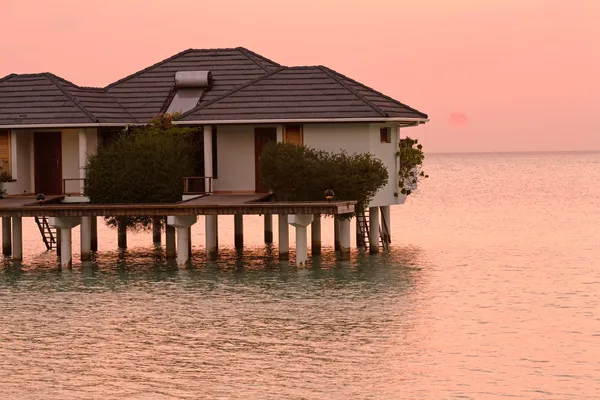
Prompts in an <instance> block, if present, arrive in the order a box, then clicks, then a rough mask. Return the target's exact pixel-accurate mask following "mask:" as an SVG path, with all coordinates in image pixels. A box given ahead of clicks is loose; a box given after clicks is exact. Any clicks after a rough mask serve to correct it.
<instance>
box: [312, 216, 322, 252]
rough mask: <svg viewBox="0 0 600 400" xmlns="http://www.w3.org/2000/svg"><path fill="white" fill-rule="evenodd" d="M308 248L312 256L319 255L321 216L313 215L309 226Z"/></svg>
mask: <svg viewBox="0 0 600 400" xmlns="http://www.w3.org/2000/svg"><path fill="white" fill-rule="evenodd" d="M310 241H311V243H310V248H311V253H312V255H313V256H316V255H319V254H321V214H315V219H314V220H313V222H312V224H311V225H310Z"/></svg>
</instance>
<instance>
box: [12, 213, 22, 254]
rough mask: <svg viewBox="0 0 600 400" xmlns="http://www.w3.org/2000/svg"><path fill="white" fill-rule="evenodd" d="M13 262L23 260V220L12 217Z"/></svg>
mask: <svg viewBox="0 0 600 400" xmlns="http://www.w3.org/2000/svg"><path fill="white" fill-rule="evenodd" d="M12 225H13V226H12V241H13V255H12V259H13V260H19V261H20V260H22V259H23V218H21V217H12Z"/></svg>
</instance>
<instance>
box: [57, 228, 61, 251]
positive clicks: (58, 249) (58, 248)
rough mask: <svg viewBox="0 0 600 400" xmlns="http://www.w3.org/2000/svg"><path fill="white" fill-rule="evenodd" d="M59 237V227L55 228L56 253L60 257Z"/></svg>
mask: <svg viewBox="0 0 600 400" xmlns="http://www.w3.org/2000/svg"><path fill="white" fill-rule="evenodd" d="M60 239H61V237H60V229H56V255H57V256H58V257H60V253H61V252H62V251H61V246H62V244H61V240H60Z"/></svg>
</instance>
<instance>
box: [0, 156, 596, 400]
mask: <svg viewBox="0 0 600 400" xmlns="http://www.w3.org/2000/svg"><path fill="white" fill-rule="evenodd" d="M426 167H427V168H426V170H427V172H428V173H429V174H430V176H431V178H429V180H428V181H426V183H425V184H423V185H422V187H421V189H420V191H419V193H418V194H417V195H415V196H414V197H413V198H410V199H409V200H408V202H407V204H406V205H404V206H397V207H394V208H393V209H392V219H393V221H392V230H393V231H392V237H393V250H392V251H391V252H390V253H389V254H381V255H378V256H374V257H369V256H365V255H362V254H359V253H355V254H353V258H352V260H351V261H349V262H338V261H336V258H335V254H334V253H333V252H332V251H331V248H330V247H329V248H328V249H326V251H325V253H324V255H323V256H322V257H321V258H320V259H316V260H312V264H311V265H309V266H308V267H307V268H301V269H298V268H296V267H294V266H293V265H290V264H287V263H279V262H278V261H277V252H276V249H273V250H271V249H269V248H265V247H264V245H261V235H262V233H261V220H260V219H259V218H258V217H252V218H247V221H246V226H245V228H246V243H247V244H248V249H247V251H246V254H245V256H244V258H243V259H238V258H237V256H236V254H235V252H233V251H232V250H227V248H228V247H230V244H231V243H233V235H232V225H233V224H232V218H231V217H228V218H221V220H220V232H219V240H220V244H221V246H223V247H227V248H225V249H224V250H223V253H224V254H223V257H222V259H221V260H220V261H219V262H218V263H216V264H207V263H206V262H205V260H204V258H203V253H202V250H203V248H202V243H203V241H204V237H203V225H202V221H199V223H198V224H197V225H196V226H194V229H193V240H194V252H195V256H194V265H193V267H192V268H189V269H185V270H178V269H177V268H175V267H173V266H171V265H168V264H166V263H165V262H164V259H163V258H162V255H161V252H160V249H155V248H154V247H153V246H152V245H151V244H150V242H151V238H150V235H149V234H138V235H130V238H129V244H130V250H128V251H127V252H126V253H118V252H117V251H115V250H114V249H115V248H116V233H115V232H113V231H109V230H108V229H106V228H103V229H101V235H100V236H101V237H100V239H101V242H100V250H101V251H100V252H99V254H98V256H97V261H96V262H94V263H89V264H86V265H81V264H80V263H79V262H78V261H77V260H78V255H75V265H74V267H73V269H72V270H70V271H62V272H60V271H57V269H56V268H55V266H56V255H55V254H53V253H45V252H44V251H43V250H44V249H43V247H42V242H41V239H40V237H39V233H38V232H37V231H36V229H37V228H36V227H35V225H33V222H32V221H29V220H27V221H25V222H24V225H25V231H26V243H25V253H26V257H25V260H24V261H23V265H22V266H20V267H19V266H15V265H12V264H11V263H10V262H8V261H4V264H0V307H1V308H0V399H198V398H222V399H459V398H460V399H496V398H498V399H500V398H502V399H503V398H514V399H600V153H554V154H552V153H546V154H481V155H431V156H429V157H428V158H427V164H426ZM332 231H333V228H332V224H331V221H330V220H326V222H325V223H324V232H327V234H326V235H325V237H324V245H325V246H331V245H332V241H333V240H332V235H331V232H332ZM73 236H74V237H77V236H78V234H76V233H75V234H74V235H73ZM75 246H78V244H74V247H75Z"/></svg>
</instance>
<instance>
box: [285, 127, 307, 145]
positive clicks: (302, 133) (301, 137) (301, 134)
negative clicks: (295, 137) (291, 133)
mask: <svg viewBox="0 0 600 400" xmlns="http://www.w3.org/2000/svg"><path fill="white" fill-rule="evenodd" d="M292 126H293V127H298V130H299V132H300V143H291V144H295V145H298V146H304V126H303V125H302V124H286V125H284V126H283V143H290V142H289V140H288V128H289V127H292Z"/></svg>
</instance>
